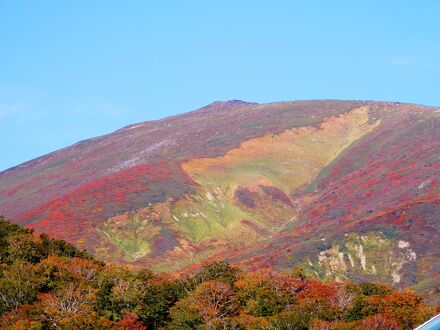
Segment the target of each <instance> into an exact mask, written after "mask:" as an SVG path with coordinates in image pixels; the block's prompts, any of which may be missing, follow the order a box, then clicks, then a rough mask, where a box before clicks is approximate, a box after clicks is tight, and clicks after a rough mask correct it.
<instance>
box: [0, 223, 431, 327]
mask: <svg viewBox="0 0 440 330" xmlns="http://www.w3.org/2000/svg"><path fill="white" fill-rule="evenodd" d="M0 246H1V247H2V249H1V250H0V258H1V268H0V327H1V328H2V329H130V330H146V329H315V330H327V329H376V330H380V329H383V330H385V329H392V330H397V329H412V328H414V327H415V326H417V325H418V324H420V323H423V322H424V321H425V320H427V319H428V318H429V317H431V316H432V315H434V314H435V313H436V312H438V308H437V310H436V307H432V306H428V305H426V304H425V303H424V302H423V301H422V300H421V298H420V297H418V296H417V295H416V294H414V293H413V292H412V291H409V290H406V291H395V290H393V289H392V288H390V287H388V286H385V285H381V284H377V283H371V282H366V283H360V284H354V283H349V282H346V283H336V282H320V281H318V280H316V279H313V278H307V277H305V276H304V274H303V273H302V272H300V271H294V270H292V272H291V273H290V274H280V273H277V272H274V271H272V270H261V271H259V272H253V273H249V272H243V271H240V270H239V269H238V268H235V267H232V266H230V265H229V264H227V263H224V262H217V263H212V264H206V265H205V266H204V267H203V268H202V269H201V270H199V271H198V272H197V273H195V274H193V275H191V276H187V277H185V278H177V277H173V276H171V275H169V274H156V273H153V272H151V271H149V270H145V269H136V270H129V269H128V268H125V267H119V266H113V265H104V264H103V263H101V262H99V261H97V260H95V259H94V258H93V257H91V256H90V255H88V254H87V253H85V252H83V251H79V250H77V249H75V248H74V247H72V246H71V245H69V244H67V243H65V242H63V241H56V240H52V239H50V238H49V237H47V236H45V235H40V236H36V235H33V233H32V232H31V231H29V230H26V229H22V228H20V227H18V226H16V225H12V224H10V223H8V222H7V221H5V220H4V219H0Z"/></svg>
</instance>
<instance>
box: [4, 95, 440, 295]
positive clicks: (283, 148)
mask: <svg viewBox="0 0 440 330" xmlns="http://www.w3.org/2000/svg"><path fill="white" fill-rule="evenodd" d="M439 155H440V108H436V107H426V106H421V105H412V104H401V103H395V102H394V103H389V102H367V101H297V102H280V103H270V104H256V103H247V102H243V101H238V100H234V101H228V102H214V103H212V104H210V105H208V106H206V107H203V108H201V109H199V110H196V111H193V112H189V113H186V114H182V115H178V116H174V117H170V118H165V119H161V120H157V121H148V122H142V123H138V124H135V125H131V126H127V127H125V128H122V129H120V130H118V131H116V132H114V133H112V134H108V135H105V136H101V137H97V138H94V139H90V140H86V141H82V142H79V143H77V144H74V145H72V146H70V147H67V148H65V149H61V150H59V151H56V152H53V153H51V154H48V155H45V156H42V157H39V158H37V159H34V160H31V161H29V162H26V163H23V164H21V165H19V166H17V167H14V168H11V169H9V170H6V171H4V172H1V173H0V213H1V214H4V215H5V216H7V217H8V218H10V219H12V220H13V221H14V222H15V223H17V224H20V225H24V226H26V227H29V228H33V229H34V230H35V231H36V232H46V233H48V234H50V235H51V236H53V237H55V238H58V239H64V240H67V241H68V242H70V243H72V244H74V245H75V246H77V247H78V248H84V249H87V250H88V251H90V252H92V253H93V254H94V255H95V256H96V257H98V258H101V259H103V260H106V261H108V262H114V263H130V264H133V265H138V266H145V265H148V266H150V267H152V268H153V269H155V270H157V271H183V272H184V271H188V270H189V269H192V268H196V267H198V266H199V264H200V263H201V262H202V261H204V260H217V259H226V260H229V261H231V262H233V263H236V264H240V265H242V266H244V267H247V268H249V269H260V268H266V267H275V268H277V269H279V270H286V271H289V270H291V269H292V268H293V267H297V266H301V267H302V268H303V269H304V271H306V272H308V273H310V274H314V275H315V276H317V277H319V278H321V279H335V280H343V279H345V278H349V279H352V280H371V279H379V280H382V281H386V282H388V283H390V284H394V285H395V286H396V287H403V286H414V287H415V288H416V289H417V290H418V291H419V292H421V293H422V294H424V296H425V297H427V298H428V299H434V300H435V299H438V297H439V291H438V290H439V289H438V288H439V286H440V285H439V284H440V250H439V249H438V241H439V237H440V236H439V228H440V226H439V221H438V220H439V218H440V191H439V170H440V156H439Z"/></svg>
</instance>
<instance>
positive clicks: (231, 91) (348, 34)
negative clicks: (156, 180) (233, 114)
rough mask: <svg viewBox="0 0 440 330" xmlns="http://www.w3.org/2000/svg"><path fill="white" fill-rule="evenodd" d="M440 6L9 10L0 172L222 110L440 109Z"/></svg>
mask: <svg viewBox="0 0 440 330" xmlns="http://www.w3.org/2000/svg"><path fill="white" fill-rule="evenodd" d="M439 12H440V1H434V0H432V1H424V0H420V1H410V0H408V1H406V0H389V1H383V0H381V1H371V0H370V1H348V0H347V1H337V0H333V1H328V0H323V1H313V0H311V1H305V0H304V1H281V0H279V1H276V0H274V1H258V0H253V1H245V0H242V1H239V0H235V1H229V0H223V1H202V0H200V1H191V0H187V1H180V0H179V1H177V0H176V1H166V0H164V1H147V0H144V1H134V0H130V1H110V0H106V1H99V0H96V1H83V0H76V1H55V0H52V1H45V0H39V1H31V0H28V1H21V0H14V1H11V0H0V155H1V157H0V171H2V170H4V169H7V168H9V167H12V166H15V165H18V164H20V163H22V162H24V161H27V160H30V159H33V158H35V157H38V156H40V155H43V154H46V153H48V152H51V151H54V150H57V149H60V148H63V147H66V146H68V145H70V144H73V143H75V142H77V141H80V140H84V139H87V138H91V137H95V136H98V135H102V134H106V133H110V132H112V131H114V130H116V129H118V128H121V127H123V126H126V125H129V124H133V123H136V122H140V121H145V120H153V119H158V118H162V117H166V116H170V115H174V114H178V113H183V112H187V111H191V110H194V109H197V108H200V107H202V106H204V105H207V104H209V103H211V102H214V101H217V100H231V99H240V100H244V101H251V102H258V103H267V102H276V101H287V100H306V99H361V100H364V99H367V100H384V101H400V102H410V103H419V104H425V105H436V106H440V90H439V87H440V84H439V77H440V20H439V19H438V14H439Z"/></svg>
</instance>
